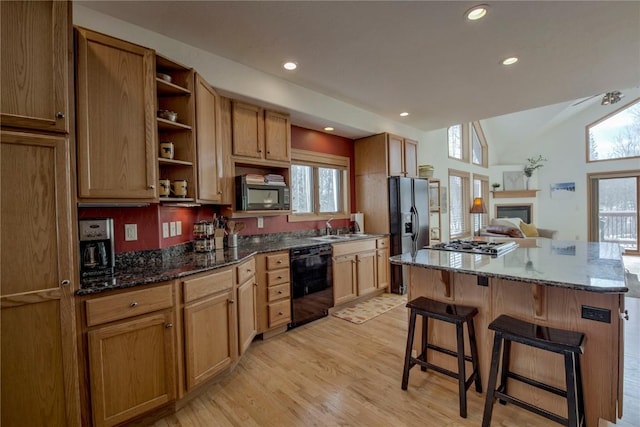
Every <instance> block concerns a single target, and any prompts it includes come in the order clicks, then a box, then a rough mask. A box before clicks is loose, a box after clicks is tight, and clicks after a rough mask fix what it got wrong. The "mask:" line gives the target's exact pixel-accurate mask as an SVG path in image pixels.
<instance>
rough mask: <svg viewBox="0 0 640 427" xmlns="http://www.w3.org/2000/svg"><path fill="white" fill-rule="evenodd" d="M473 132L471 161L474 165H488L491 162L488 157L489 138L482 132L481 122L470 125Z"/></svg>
mask: <svg viewBox="0 0 640 427" xmlns="http://www.w3.org/2000/svg"><path fill="white" fill-rule="evenodd" d="M469 131H470V132H471V161H472V162H473V164H474V165H479V166H483V167H485V168H486V167H487V166H488V164H489V162H488V159H487V151H488V148H487V140H486V139H485V137H484V132H482V127H481V126H480V122H473V123H471V126H469Z"/></svg>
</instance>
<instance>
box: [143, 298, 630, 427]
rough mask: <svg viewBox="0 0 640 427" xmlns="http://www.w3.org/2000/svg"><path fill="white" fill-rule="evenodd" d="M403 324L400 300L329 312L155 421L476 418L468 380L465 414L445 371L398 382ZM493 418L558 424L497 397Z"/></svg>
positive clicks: (503, 422)
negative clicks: (380, 310) (365, 313)
mask: <svg viewBox="0 0 640 427" xmlns="http://www.w3.org/2000/svg"><path fill="white" fill-rule="evenodd" d="M627 308H628V309H629V312H630V313H634V314H635V316H632V318H631V321H630V322H628V323H627V328H626V332H627V340H626V343H627V344H626V345H627V347H626V350H627V352H626V353H627V354H628V355H629V357H627V358H626V368H627V375H625V381H626V387H625V417H624V420H620V421H619V422H618V426H619V427H620V426H622V427H631V426H638V420H640V394H639V392H638V390H639V389H640V372H639V368H640V363H639V361H640V355H639V354H640V346H639V344H638V343H640V322H639V321H638V318H637V313H639V312H640V299H628V302H627ZM406 331H407V314H406V308H404V307H403V306H400V307H398V308H395V309H393V310H392V311H390V312H388V313H386V314H383V315H382V316H379V317H377V318H375V319H372V320H370V321H368V322H366V323H364V324H362V325H354V324H352V323H349V322H347V321H345V320H340V319H337V318H335V317H333V316H329V317H327V318H324V319H321V320H318V321H316V322H313V323H311V324H308V325H305V326H303V327H300V328H297V329H294V330H292V331H289V332H287V333H286V334H282V335H279V336H277V337H274V338H271V339H269V340H267V341H257V342H254V343H253V344H252V345H251V347H250V348H249V350H248V351H247V352H246V353H245V354H244V355H243V357H242V359H241V361H240V362H239V364H238V366H237V367H236V369H235V370H234V371H233V372H232V373H231V374H229V375H228V376H227V377H225V378H224V379H223V380H221V381H220V382H219V383H218V384H216V385H214V386H212V387H210V389H209V390H208V392H207V393H205V394H203V395H202V396H200V397H199V398H197V399H194V400H193V401H192V402H190V403H189V405H187V406H186V407H184V408H182V409H181V410H180V411H178V412H177V413H176V414H173V415H170V416H168V417H166V418H164V419H162V420H159V421H158V422H156V424H155V427H166V426H182V427H196V426H337V425H340V426H438V427H441V426H442V427H445V426H451V427H453V426H456V427H477V426H479V425H480V424H481V421H482V410H483V404H484V396H485V395H484V394H478V393H476V392H475V391H474V389H473V387H471V388H470V389H469V392H468V395H467V396H468V414H469V415H468V418H466V419H463V418H460V417H459V415H458V388H457V383H456V381H455V380H454V379H452V378H449V377H446V376H443V375H441V374H438V373H433V372H431V371H430V372H427V373H424V372H421V371H420V370H419V368H418V367H414V368H413V369H412V370H411V375H410V379H409V389H408V390H407V391H403V390H401V389H400V382H401V377H402V365H403V358H404V348H405V342H406ZM626 420H630V421H628V422H626ZM492 425H493V426H503V427H516V426H517V427H543V426H544V427H547V426H550V425H557V424H554V423H552V422H551V421H549V420H547V419H545V418H542V417H539V416H537V415H535V414H531V413H529V412H528V411H525V410H522V409H520V408H517V407H515V406H513V405H506V406H502V405H496V406H495V409H494V415H493V423H492ZM604 425H607V423H602V424H601V426H604ZM611 425H612V426H613V424H611ZM590 427H591V426H590Z"/></svg>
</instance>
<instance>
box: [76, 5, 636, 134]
mask: <svg viewBox="0 0 640 427" xmlns="http://www.w3.org/2000/svg"><path fill="white" fill-rule="evenodd" d="M77 3H78V4H81V5H83V6H85V7H87V8H90V9H94V10H96V11H99V12H101V13H104V14H107V15H112V16H114V17H116V18H119V19H121V20H124V21H128V22H131V23H133V24H135V25H138V26H141V27H144V28H147V29H149V30H152V31H154V32H157V33H160V34H163V35H166V36H168V37H170V38H173V39H177V40H180V41H182V42H184V43H187V44H189V45H192V46H195V47H198V48H201V49H203V50H206V51H210V52H212V53H214V54H217V55H220V56H222V57H226V58H228V59H231V60H233V61H235V62H238V63H241V64H244V65H247V66H250V67H252V68H255V69H258V70H261V71H264V72H265V73H269V74H272V75H276V76H278V77H281V78H283V79H286V80H289V81H291V82H293V83H295V84H298V85H300V86H303V87H307V88H309V89H312V90H314V91H317V92H320V93H323V94H326V95H329V96H331V97H333V98H336V99H339V100H342V101H345V102H347V103H349V104H352V105H355V106H358V107H360V108H363V109H365V110H368V111H371V112H373V113H376V114H379V115H381V116H384V117H387V118H389V119H391V120H397V121H401V122H402V123H405V124H407V125H409V126H412V127H415V128H417V129H421V130H432V129H440V128H443V127H446V126H448V125H450V124H452V123H459V122H464V121H472V120H479V119H485V118H489V117H494V116H499V115H503V114H506V113H512V112H516V111H522V110H527V109H531V108H536V107H540V106H545V105H550V104H556V103H560V102H566V101H570V100H576V99H580V98H583V97H588V96H591V95H594V94H601V93H603V92H607V91H610V90H616V89H620V90H622V89H624V88H630V87H636V86H638V85H640V2H636V1H627V2H617V1H590V2H587V1H568V2H562V1H537V2H526V1H514V2H509V1H500V2H491V3H489V5H490V9H489V14H488V15H487V17H486V18H485V19H483V20H481V21H478V22H469V21H467V20H466V19H465V18H464V12H465V11H466V10H467V9H468V8H469V7H471V6H472V5H474V4H476V3H471V2H466V1H448V2H432V1H422V2H405V1H393V2H391V1H377V2H364V1H333V2H328V1H298V2H289V1H278V2H271V1H258V2H247V1H237V2H225V1H220V2H207V1H198V2H189V1H174V2H167V1H161V2H155V1H127V2H124V1H117V2H116V1H81V2H77ZM513 55H515V56H518V57H519V58H520V61H519V62H518V63H517V64H516V65H514V66H512V67H504V66H502V65H500V64H499V62H500V60H501V59H503V58H505V57H508V56H513ZM289 59H290V60H295V61H296V62H298V63H299V64H300V66H299V69H298V70H296V71H295V72H293V73H287V72H285V71H284V70H283V69H282V63H283V62H284V61H285V60H289ZM402 111H409V112H410V113H411V114H410V116H408V117H406V118H402V119H401V118H400V117H399V116H398V114H399V113H400V112H402Z"/></svg>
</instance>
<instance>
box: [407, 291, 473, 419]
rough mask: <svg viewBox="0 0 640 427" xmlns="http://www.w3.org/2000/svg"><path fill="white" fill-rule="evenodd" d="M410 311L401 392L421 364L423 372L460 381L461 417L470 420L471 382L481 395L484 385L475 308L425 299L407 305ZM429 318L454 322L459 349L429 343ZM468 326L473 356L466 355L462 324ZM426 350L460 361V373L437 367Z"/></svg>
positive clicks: (419, 298)
mask: <svg viewBox="0 0 640 427" xmlns="http://www.w3.org/2000/svg"><path fill="white" fill-rule="evenodd" d="M407 308H409V309H410V310H411V314H410V318H409V333H408V337H407V349H406V353H405V362H404V371H403V373H402V389H403V390H406V389H407V386H408V384H409V371H410V370H411V368H413V367H414V366H415V365H420V366H421V369H422V370H423V371H426V370H427V369H428V368H429V369H433V370H434V371H437V372H440V373H442V374H445V375H448V376H450V377H453V378H457V379H458V392H459V393H458V394H459V400H460V416H461V417H462V418H466V417H467V389H468V388H469V387H470V386H471V384H472V383H475V386H476V391H477V392H478V393H482V384H481V382H480V370H479V368H478V348H477V345H476V337H475V329H474V326H473V318H474V316H475V315H476V314H478V309H477V308H475V307H466V306H462V305H455V304H447V303H443V302H439V301H434V300H431V299H428V298H425V297H418V298H416V299H414V300H412V301H409V302H408V303H407ZM416 316H422V350H421V352H420V354H418V356H417V357H412V356H411V352H412V350H413V340H414V335H415V328H416ZM429 318H432V319H435V320H440V321H443V322H448V323H453V324H455V325H456V342H457V349H456V351H452V350H449V349H446V348H442V347H439V346H436V345H434V344H430V343H429V341H428V331H429ZM465 323H466V324H467V332H468V334H469V347H470V350H471V356H466V355H465V351H464V332H463V325H464V324H465ZM427 350H433V351H437V352H439V353H443V354H446V355H448V356H452V357H456V358H457V359H458V372H453V371H450V370H448V369H446V368H443V367H441V366H438V365H434V364H433V363H430V362H428V361H427ZM465 361H467V362H471V364H472V367H473V372H472V373H471V375H470V376H469V378H466V372H465Z"/></svg>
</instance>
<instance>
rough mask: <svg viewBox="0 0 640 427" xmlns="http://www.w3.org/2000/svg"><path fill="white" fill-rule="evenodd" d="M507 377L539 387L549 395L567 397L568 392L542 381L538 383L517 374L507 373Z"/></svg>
mask: <svg viewBox="0 0 640 427" xmlns="http://www.w3.org/2000/svg"><path fill="white" fill-rule="evenodd" d="M507 376H508V377H509V378H513V379H514V380H517V381H520V382H522V383H525V384H529V385H530V386H533V387H537V388H539V389H542V390H544V391H548V392H549V393H553V394H557V395H558V396H562V397H564V398H566V397H567V391H566V390H562V389H560V388H557V387H554V386H551V385H549V384H545V383H541V382H540V381H536V380H534V379H533V378H529V377H525V376H523V375H519V374H516V373H515V372H511V371H509V372H507Z"/></svg>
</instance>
